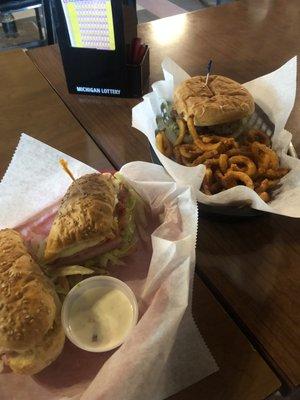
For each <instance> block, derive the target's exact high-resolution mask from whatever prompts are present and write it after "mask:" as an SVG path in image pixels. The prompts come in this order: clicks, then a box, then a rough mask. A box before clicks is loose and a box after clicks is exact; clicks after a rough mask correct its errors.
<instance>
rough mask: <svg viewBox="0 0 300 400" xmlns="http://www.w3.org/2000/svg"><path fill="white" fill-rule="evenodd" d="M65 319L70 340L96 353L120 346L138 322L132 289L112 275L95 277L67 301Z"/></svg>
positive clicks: (73, 292) (67, 298)
mask: <svg viewBox="0 0 300 400" xmlns="http://www.w3.org/2000/svg"><path fill="white" fill-rule="evenodd" d="M61 320H62V324H63V327H64V331H65V333H66V335H67V337H68V338H69V340H70V341H71V342H72V343H74V344H75V345H76V346H77V347H79V348H81V349H83V350H86V351H91V352H95V353H102V352H105V351H110V350H113V349H115V348H116V347H119V346H120V345H121V344H122V343H123V342H124V341H125V339H126V338H127V337H128V336H129V334H130V333H131V331H132V329H133V328H134V326H135V325H136V323H137V320H138V305H137V301H136V298H135V295H134V294H133V292H132V290H131V289H130V288H129V287H128V286H127V285H126V284H125V283H124V282H122V281H120V280H119V279H116V278H112V277H110V276H94V277H92V278H88V279H85V280H83V281H82V282H80V283H78V284H77V285H76V286H74V287H73V289H72V290H70V292H69V293H68V295H67V296H66V298H65V301H64V303H63V306H62V313H61Z"/></svg>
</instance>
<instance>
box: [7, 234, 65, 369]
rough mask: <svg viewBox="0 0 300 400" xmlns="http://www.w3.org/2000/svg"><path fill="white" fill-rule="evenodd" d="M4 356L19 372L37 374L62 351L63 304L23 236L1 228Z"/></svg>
mask: <svg viewBox="0 0 300 400" xmlns="http://www.w3.org/2000/svg"><path fill="white" fill-rule="evenodd" d="M0 287H1V290H0V355H1V357H2V360H3V361H4V363H5V364H7V365H8V366H9V367H10V369H11V370H12V371H13V372H15V373H18V374H26V375H33V374H36V373H38V372H40V371H41V370H42V369H44V368H45V367H47V366H48V365H49V364H50V363H51V362H52V361H54V360H55V359H56V358H57V357H58V355H59V354H60V353H61V351H62V349H63V345H64V340H65V335H64V331H63V328H62V326H61V320H60V310H61V304H60V301H59V299H58V296H57V294H56V292H55V290H54V286H53V285H52V283H51V282H50V280H49V279H48V278H47V277H46V276H45V275H44V273H43V272H42V270H41V268H40V267H39V265H38V264H37V263H36V262H35V261H34V260H33V258H32V257H31V255H30V254H29V253H28V251H27V248H26V247H25V244H24V242H23V239H22V237H21V235H20V234H19V233H18V232H16V231H14V230H12V229H3V230H0Z"/></svg>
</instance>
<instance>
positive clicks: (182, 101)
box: [174, 75, 255, 126]
mask: <svg viewBox="0 0 300 400" xmlns="http://www.w3.org/2000/svg"><path fill="white" fill-rule="evenodd" d="M205 81H206V77H205V76H194V77H193V78H190V79H187V80H185V81H183V82H182V83H181V84H180V85H179V86H178V87H177V88H176V89H175V92H174V108H175V110H176V111H177V113H178V114H179V115H180V116H182V117H183V118H184V119H185V120H187V119H188V118H189V117H192V118H193V120H194V125H195V126H213V125H220V124H226V123H230V122H234V121H238V120H241V119H242V118H244V117H248V116H250V115H251V114H253V112H254V107H255V105H254V100H253V97H252V96H251V94H250V93H249V92H248V90H247V89H246V88H244V87H243V86H242V85H241V84H239V83H238V82H235V81H233V80H232V79H229V78H226V77H225V76H221V75H210V76H209V79H208V82H207V85H206V84H205Z"/></svg>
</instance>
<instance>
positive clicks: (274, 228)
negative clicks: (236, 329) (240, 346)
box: [29, 0, 300, 389]
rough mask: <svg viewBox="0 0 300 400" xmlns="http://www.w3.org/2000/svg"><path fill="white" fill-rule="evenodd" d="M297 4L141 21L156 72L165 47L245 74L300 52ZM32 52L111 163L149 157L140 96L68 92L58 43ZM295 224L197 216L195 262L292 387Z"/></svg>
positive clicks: (184, 58)
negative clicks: (139, 116)
mask: <svg viewBox="0 0 300 400" xmlns="http://www.w3.org/2000/svg"><path fill="white" fill-rule="evenodd" d="M298 6H299V1H298V0H289V1H287V0H249V1H246V0H244V1H239V2H234V3H232V4H228V5H224V6H222V7H217V8H210V9H206V10H201V11H199V12H194V13H189V14H184V15H179V16H174V17H170V18H167V19H164V20H158V21H154V22H151V23H146V24H142V25H141V26H140V27H139V31H140V35H141V36H142V38H143V39H144V40H145V42H146V43H148V44H149V45H150V48H151V81H155V80H158V79H161V78H162V73H161V69H160V63H161V61H162V59H163V58H164V57H165V56H170V57H172V58H173V59H174V60H175V61H177V62H178V63H179V64H180V65H182V67H183V68H184V69H186V70H187V71H188V72H189V73H190V74H191V75H194V74H199V73H200V74H201V73H203V72H204V70H205V65H206V64H207V60H209V59H212V60H214V71H215V72H217V73H219V74H224V75H227V76H230V77H232V78H234V79H236V80H238V81H240V82H245V81H248V80H251V79H253V78H255V77H257V76H260V75H263V74H266V73H268V72H270V71H272V70H274V69H276V68H278V67H279V66H280V65H282V64H283V63H284V62H286V61H287V60H288V59H290V58H291V57H293V56H294V55H295V54H299V50H300V29H299V28H298V27H299V24H300V14H299V10H298ZM29 55H30V57H31V59H32V60H33V61H34V63H35V64H36V65H37V67H38V68H39V70H40V71H41V73H42V74H43V75H44V76H45V77H46V78H47V79H48V80H49V82H50V84H51V85H52V86H53V88H54V89H55V90H56V91H57V93H58V94H59V95H60V97H61V98H62V99H63V101H64V102H65V104H66V105H67V106H68V108H69V109H70V110H71V112H72V113H73V114H74V116H75V117H76V118H77V119H78V120H79V121H80V122H81V124H82V125H83V126H84V127H85V129H86V130H87V131H88V133H89V134H90V135H91V137H93V138H94V140H95V141H96V143H97V144H98V145H99V147H100V148H101V149H102V151H103V152H104V153H105V154H106V155H107V157H108V158H109V160H110V161H111V162H112V164H113V165H114V166H115V167H117V168H119V167H120V166H121V165H123V164H124V163H126V162H129V161H132V160H144V161H149V160H150V154H149V148H148V143H147V141H146V139H145V138H144V136H143V135H142V134H139V133H138V132H137V131H135V130H134V129H132V128H130V124H131V107H132V106H133V105H135V104H136V103H137V101H136V100H122V99H109V98H95V97H92V96H76V95H70V94H69V93H68V91H67V88H66V84H65V80H64V74H63V69H62V65H61V60H60V55H59V51H58V49H57V47H56V46H54V47H48V48H40V49H36V50H33V51H31V52H30V53H29ZM299 72H300V70H299V67H298V76H299V75H300V74H299ZM299 93H300V90H299V82H298V92H297V98H296V103H295V107H294V110H293V112H292V114H291V117H290V119H289V121H288V124H287V128H288V129H290V130H291V131H292V132H293V134H294V139H293V141H294V144H295V147H296V150H297V151H298V153H299V154H300V124H299V123H297V121H299V120H300V107H299V105H300V98H299ZM108 115H110V118H108ZM299 234H300V224H299V221H298V220H293V219H290V218H284V217H278V216H274V215H265V216H263V217H260V218H252V219H249V220H242V221H241V220H240V221H227V222H224V221H222V220H211V219H207V218H200V219H199V241H198V258H197V264H198V267H199V271H200V272H201V274H202V277H203V279H204V281H205V282H206V284H207V285H208V286H209V287H210V288H211V289H212V290H213V291H214V293H215V294H216V295H217V296H218V297H219V298H220V299H221V300H222V302H223V304H224V305H225V306H226V308H227V310H228V311H229V312H230V313H231V314H232V315H233V316H234V317H235V318H236V320H237V321H239V324H240V326H242V327H243V329H244V330H245V332H246V333H247V334H248V336H249V338H250V339H251V340H252V342H253V344H254V345H255V346H256V348H257V349H259V350H260V351H261V352H262V354H264V356H265V357H266V359H267V360H268V362H269V363H270V365H271V366H272V368H274V370H275V371H276V373H277V374H278V375H279V376H280V378H281V380H282V382H283V384H284V385H285V386H286V387H288V388H289V389H294V388H296V387H297V386H299V384H300V302H299V299H300V296H299V293H300V269H299V267H298V259H299V255H300V235H299Z"/></svg>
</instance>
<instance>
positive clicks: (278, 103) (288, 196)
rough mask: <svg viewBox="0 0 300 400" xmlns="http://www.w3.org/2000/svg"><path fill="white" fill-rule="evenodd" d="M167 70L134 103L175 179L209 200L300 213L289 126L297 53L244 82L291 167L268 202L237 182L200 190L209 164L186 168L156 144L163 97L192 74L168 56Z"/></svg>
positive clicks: (139, 124)
mask: <svg viewBox="0 0 300 400" xmlns="http://www.w3.org/2000/svg"><path fill="white" fill-rule="evenodd" d="M162 69H163V72H164V77H165V80H162V81H159V82H155V83H154V84H153V85H152V88H153V92H151V93H148V94H147V95H145V96H144V100H143V102H141V103H140V104H138V105H137V106H135V107H134V108H133V110H132V126H133V127H135V128H136V129H138V130H139V131H141V132H143V133H144V134H145V135H146V136H147V138H148V139H149V142H150V143H151V146H152V148H153V149H154V151H155V153H156V155H157V157H158V159H159V160H160V162H161V163H162V165H163V166H164V167H165V169H166V170H167V172H168V173H169V174H170V176H171V177H172V178H173V179H174V180H175V182H178V183H180V184H183V185H189V186H191V187H192V190H193V192H194V193H195V197H196V198H197V200H198V201H199V202H200V203H204V204H209V205H230V204H234V203H236V202H238V203H239V204H244V203H247V204H250V205H251V207H252V208H255V209H257V210H262V211H267V212H270V213H274V214H281V215H286V216H289V217H297V218H299V217H300V160H298V159H294V158H292V157H291V156H288V155H287V151H288V146H289V144H290V142H291V139H292V135H291V134H290V133H289V132H287V131H286V130H284V127H285V124H286V122H287V120H288V117H289V115H290V113H291V111H292V108H293V106H294V102H295V96H296V72H297V57H294V58H292V59H291V60H289V61H288V62H287V63H286V64H284V65H283V66H282V67H280V68H279V69H278V70H276V71H274V72H271V73H270V74H268V75H265V76H261V77H259V78H257V79H254V80H253V81H251V82H247V83H245V84H244V86H245V87H246V88H247V89H248V90H249V91H250V93H251V94H252V96H253V97H254V100H255V102H256V103H257V104H258V105H259V106H260V107H261V108H262V109H263V110H264V112H265V113H266V115H267V116H268V117H269V119H270V120H271V121H272V122H273V123H274V125H275V131H274V136H273V138H272V141H273V148H274V149H275V150H276V151H277V152H278V154H279V156H280V161H281V165H282V166H283V167H288V168H290V169H291V171H290V172H289V173H288V174H287V175H286V176H285V177H283V178H282V179H281V183H282V186H281V187H280V189H279V190H278V192H277V193H276V196H275V199H274V200H273V201H271V202H270V203H268V204H266V203H265V202H264V201H263V200H262V199H261V198H260V197H259V196H258V194H257V193H256V192H255V191H254V190H251V189H249V188H247V187H245V186H237V187H234V188H232V189H229V190H226V191H224V192H221V193H218V194H215V195H212V196H208V195H205V194H204V193H202V192H201V191H200V190H199V189H200V186H201V184H202V180H203V178H204V174H205V166H204V165H199V166H197V167H185V166H183V165H179V164H177V163H176V162H174V161H172V160H170V159H169V158H167V157H165V156H164V155H163V154H161V153H160V152H159V151H158V150H157V149H156V145H155V130H156V128H157V124H156V116H157V115H160V105H161V103H162V102H163V101H164V100H168V101H172V99H173V92H174V88H175V87H176V86H177V85H178V84H179V83H180V82H182V81H183V80H185V79H187V78H188V77H189V75H188V74H187V73H186V72H185V71H183V70H182V69H181V68H180V67H179V66H178V65H177V64H176V63H175V62H173V61H172V60H171V59H169V58H167V59H165V60H164V61H163V63H162Z"/></svg>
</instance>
